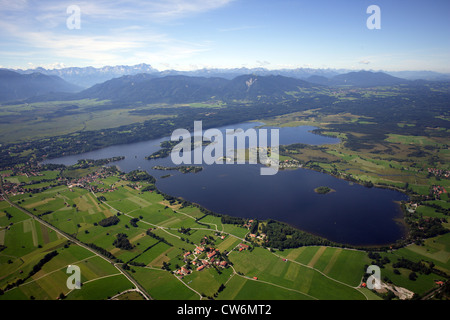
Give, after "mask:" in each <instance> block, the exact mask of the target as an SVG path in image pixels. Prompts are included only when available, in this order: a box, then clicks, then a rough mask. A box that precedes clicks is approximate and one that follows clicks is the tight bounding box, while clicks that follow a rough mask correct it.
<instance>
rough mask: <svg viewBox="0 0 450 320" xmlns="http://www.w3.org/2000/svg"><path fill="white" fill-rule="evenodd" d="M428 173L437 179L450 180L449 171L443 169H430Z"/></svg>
mask: <svg viewBox="0 0 450 320" xmlns="http://www.w3.org/2000/svg"><path fill="white" fill-rule="evenodd" d="M428 173H431V174H433V175H434V176H436V177H439V178H442V177H443V178H450V171H449V170H443V169H436V168H428Z"/></svg>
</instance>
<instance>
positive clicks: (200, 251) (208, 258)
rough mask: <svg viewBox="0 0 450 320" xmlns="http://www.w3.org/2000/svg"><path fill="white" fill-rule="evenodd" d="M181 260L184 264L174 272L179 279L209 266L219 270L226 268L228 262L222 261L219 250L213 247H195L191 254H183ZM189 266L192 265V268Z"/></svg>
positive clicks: (187, 252)
mask: <svg viewBox="0 0 450 320" xmlns="http://www.w3.org/2000/svg"><path fill="white" fill-rule="evenodd" d="M183 260H184V262H185V263H186V264H185V265H184V266H182V267H181V268H179V269H177V270H176V271H175V274H177V275H179V276H181V277H183V276H186V275H188V274H191V273H192V272H193V269H195V271H202V270H203V269H205V268H208V267H211V266H216V267H220V268H227V267H228V262H227V261H226V260H224V259H223V257H222V256H221V254H220V252H219V249H215V248H213V247H209V248H206V247H205V246H202V245H199V246H197V247H196V248H195V249H194V250H193V252H191V251H186V252H184V253H183ZM190 265H192V266H193V268H192V267H191V266H190Z"/></svg>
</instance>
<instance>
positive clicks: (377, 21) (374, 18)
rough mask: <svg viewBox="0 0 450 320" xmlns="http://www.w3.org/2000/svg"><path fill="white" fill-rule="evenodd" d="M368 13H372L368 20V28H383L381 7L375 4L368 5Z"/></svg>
mask: <svg viewBox="0 0 450 320" xmlns="http://www.w3.org/2000/svg"><path fill="white" fill-rule="evenodd" d="M366 13H368V14H371V15H370V16H369V17H368V18H367V21H366V26H367V29H370V30H374V29H381V9H380V7H379V6H377V5H375V4H373V5H370V6H369V7H367V10H366Z"/></svg>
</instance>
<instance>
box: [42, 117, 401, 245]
mask: <svg viewBox="0 0 450 320" xmlns="http://www.w3.org/2000/svg"><path fill="white" fill-rule="evenodd" d="M256 125H260V124H259V123H244V124H237V125H234V126H227V127H226V128H242V129H243V130H246V129H248V128H251V127H254V126H256ZM221 129H222V130H224V129H225V128H221ZM312 129H314V127H305V126H302V127H293V128H280V144H291V143H305V144H314V145H320V144H326V143H328V144H331V143H339V139H336V138H330V137H324V136H319V135H315V134H312V133H311V132H309V131H310V130H312ZM168 139H169V137H165V138H161V139H156V140H151V141H146V142H140V143H134V144H129V145H121V146H113V147H108V148H104V149H101V150H97V151H93V152H88V153H85V154H80V155H75V156H68V157H63V158H58V159H53V160H48V161H46V162H47V163H63V164H66V165H70V164H74V163H76V161H77V160H78V159H101V158H109V157H113V156H122V155H123V156H125V157H126V158H125V159H124V160H122V161H119V162H117V163H114V164H116V165H117V166H118V167H119V168H120V169H121V170H123V171H125V172H128V171H131V170H134V169H142V170H146V171H148V172H149V173H150V174H152V175H153V176H155V177H156V178H159V177H161V176H162V175H166V174H168V173H170V174H172V176H171V177H169V178H165V179H158V181H157V184H156V185H157V187H158V189H160V190H161V191H162V192H164V193H167V194H171V195H174V196H179V197H182V198H184V199H186V200H189V201H191V202H195V203H198V204H200V205H202V206H204V207H206V208H208V209H210V210H212V211H215V212H217V213H222V214H228V215H232V216H239V217H248V218H258V219H267V218H271V219H275V220H279V221H283V222H287V223H289V224H291V225H293V226H295V227H298V228H299V229H302V230H305V231H309V232H311V233H314V234H317V235H320V236H323V237H325V238H327V239H329V240H332V241H336V242H340V243H346V244H352V245H382V244H389V243H393V242H395V241H396V240H398V239H400V238H401V237H403V236H404V234H405V230H404V227H403V226H402V225H401V224H399V223H398V222H396V221H395V220H394V219H399V218H401V217H402V216H401V211H400V208H399V205H398V204H397V203H395V202H394V201H400V200H406V199H407V197H406V196H405V195H404V194H402V193H399V192H396V191H392V190H386V189H378V188H365V187H363V186H361V185H357V184H352V183H349V182H347V181H344V180H340V179H337V178H335V177H332V176H329V175H326V174H323V173H319V172H315V171H311V170H306V169H297V170H285V171H283V170H280V171H279V172H278V173H277V174H275V175H271V176H262V175H260V168H261V165H252V164H239V165H238V164H235V165H230V164H214V165H205V166H203V167H204V169H203V170H202V171H201V172H199V173H196V174H182V173H179V172H178V171H170V172H168V171H159V170H153V169H151V168H152V167H153V166H155V165H165V166H173V163H172V162H171V159H170V157H169V158H165V159H159V160H145V159H144V158H145V156H148V155H150V154H152V153H153V152H155V151H157V150H159V148H160V147H159V143H160V141H163V140H168ZM322 185H326V186H329V187H331V188H332V189H334V190H336V192H332V193H329V194H326V195H321V194H316V193H315V192H314V188H316V187H319V186H322Z"/></svg>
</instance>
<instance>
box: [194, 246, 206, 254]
mask: <svg viewBox="0 0 450 320" xmlns="http://www.w3.org/2000/svg"><path fill="white" fill-rule="evenodd" d="M203 251H205V248H203V247H196V248H195V250H194V252H195V253H197V254H200V253H202V252H203Z"/></svg>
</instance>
